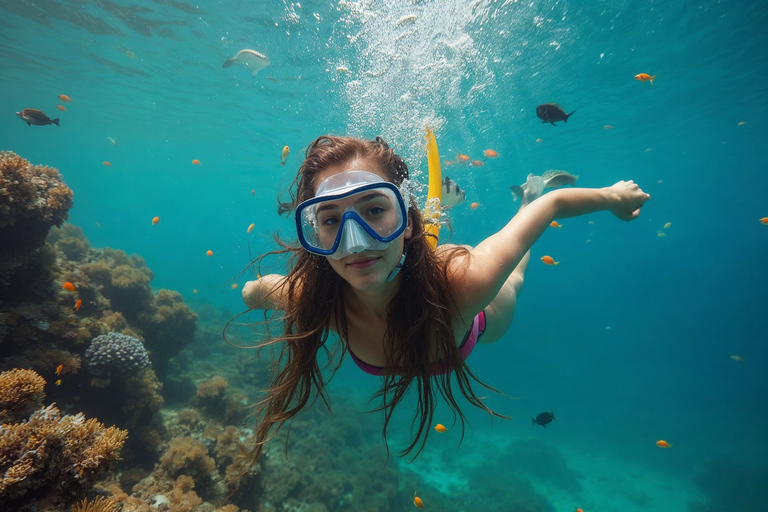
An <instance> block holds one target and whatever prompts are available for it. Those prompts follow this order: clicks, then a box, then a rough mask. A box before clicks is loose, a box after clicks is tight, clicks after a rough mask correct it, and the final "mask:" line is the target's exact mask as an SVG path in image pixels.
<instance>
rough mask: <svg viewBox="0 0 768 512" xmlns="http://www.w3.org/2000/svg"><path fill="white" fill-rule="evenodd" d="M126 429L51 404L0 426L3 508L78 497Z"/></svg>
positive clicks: (31, 507) (105, 463)
mask: <svg viewBox="0 0 768 512" xmlns="http://www.w3.org/2000/svg"><path fill="white" fill-rule="evenodd" d="M127 435H128V432H127V431H125V430H120V429H118V428H115V427H109V428H105V427H104V425H103V424H102V423H99V421H97V420H96V419H86V418H85V416H84V415H83V414H82V413H79V414H75V415H66V416H62V415H61V412H60V411H59V409H58V408H56V406H55V405H53V404H52V405H49V406H48V407H45V408H43V409H39V410H37V411H35V412H34V413H32V415H31V416H30V417H29V420H27V421H22V422H20V423H6V424H4V425H2V426H0V474H2V478H0V503H1V504H2V505H3V509H4V510H34V509H36V508H38V507H39V505H40V504H41V503H56V504H58V505H62V504H64V503H67V502H70V501H72V500H73V499H76V498H78V497H79V496H81V495H82V494H83V493H84V492H85V491H87V490H88V489H90V488H91V487H92V486H93V484H94V482H95V481H96V480H97V479H98V478H99V477H100V476H101V474H102V473H103V472H104V471H105V470H106V469H107V468H109V467H110V465H111V464H112V463H114V462H115V461H117V460H118V454H119V450H120V448H122V446H123V443H124V442H125V439H126V437H127Z"/></svg>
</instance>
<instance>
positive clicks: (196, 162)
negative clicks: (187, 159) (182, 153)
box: [192, 158, 200, 165]
mask: <svg viewBox="0 0 768 512" xmlns="http://www.w3.org/2000/svg"><path fill="white" fill-rule="evenodd" d="M192 165H200V160H198V159H197V158H195V159H194V160H192Z"/></svg>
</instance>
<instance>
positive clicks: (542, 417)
mask: <svg viewBox="0 0 768 512" xmlns="http://www.w3.org/2000/svg"><path fill="white" fill-rule="evenodd" d="M556 419H557V418H555V413H553V412H543V413H541V414H539V415H538V416H536V417H535V418H531V422H532V423H531V426H534V425H541V426H542V427H544V428H547V423H552V420H556Z"/></svg>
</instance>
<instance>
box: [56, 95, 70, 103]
mask: <svg viewBox="0 0 768 512" xmlns="http://www.w3.org/2000/svg"><path fill="white" fill-rule="evenodd" d="M57 97H58V98H59V99H60V100H61V101H63V102H64V103H69V102H70V101H72V100H71V99H69V96H67V95H66V94H59V95H58V96H57Z"/></svg>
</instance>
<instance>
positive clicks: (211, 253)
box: [205, 249, 213, 258]
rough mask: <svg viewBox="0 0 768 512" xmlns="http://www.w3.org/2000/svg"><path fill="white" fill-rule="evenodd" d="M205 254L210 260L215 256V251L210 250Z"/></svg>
mask: <svg viewBox="0 0 768 512" xmlns="http://www.w3.org/2000/svg"><path fill="white" fill-rule="evenodd" d="M205 254H206V255H207V256H208V257H209V258H210V257H211V256H213V251H212V250H210V249H208V250H207V251H205Z"/></svg>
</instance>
